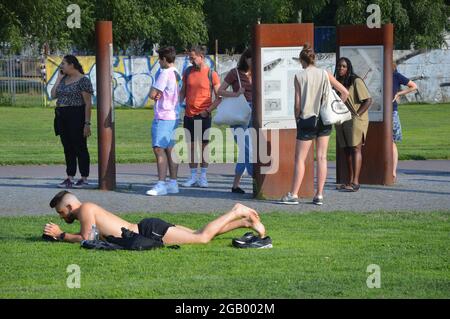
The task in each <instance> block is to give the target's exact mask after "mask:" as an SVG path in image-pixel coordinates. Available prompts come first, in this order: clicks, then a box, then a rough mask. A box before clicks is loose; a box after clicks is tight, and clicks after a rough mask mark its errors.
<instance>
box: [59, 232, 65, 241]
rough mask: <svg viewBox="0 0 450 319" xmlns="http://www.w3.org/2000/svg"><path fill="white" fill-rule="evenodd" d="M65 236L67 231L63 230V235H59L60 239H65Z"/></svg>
mask: <svg viewBox="0 0 450 319" xmlns="http://www.w3.org/2000/svg"><path fill="white" fill-rule="evenodd" d="M65 237H66V232H62V233H61V235H59V240H60V241H63V240H64V238H65Z"/></svg>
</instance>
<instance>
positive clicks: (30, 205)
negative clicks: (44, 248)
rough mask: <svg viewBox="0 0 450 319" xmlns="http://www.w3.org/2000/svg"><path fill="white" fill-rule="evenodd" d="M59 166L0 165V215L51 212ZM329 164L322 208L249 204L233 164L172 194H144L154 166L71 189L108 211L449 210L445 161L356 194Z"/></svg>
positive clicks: (124, 168) (403, 171)
mask: <svg viewBox="0 0 450 319" xmlns="http://www.w3.org/2000/svg"><path fill="white" fill-rule="evenodd" d="M64 171H65V169H64V166H61V165H54V166H0V216H7V215H46V214H52V213H53V212H52V211H51V209H50V207H49V206H48V203H49V201H50V199H51V198H52V197H53V196H54V195H55V194H56V193H57V192H58V191H59V189H58V188H56V186H55V185H56V184H58V183H59V182H61V180H62V177H63V176H64ZM335 171H336V165H335V163H334V162H330V163H329V175H328V179H327V184H326V190H325V204H324V205H323V206H321V207H318V206H315V205H312V204H311V203H310V202H311V200H310V199H302V200H301V204H299V205H294V206H290V205H280V204H277V203H275V202H273V201H262V200H255V199H253V198H252V196H251V191H252V183H251V179H250V178H249V177H244V179H243V183H242V187H243V189H244V190H245V191H247V192H248V193H247V194H245V195H238V194H233V193H231V191H230V190H231V184H232V180H233V173H234V166H233V165H231V164H222V165H211V166H210V168H209V171H208V179H209V188H208V189H200V188H189V189H186V188H181V187H180V193H179V194H176V195H169V196H161V197H149V196H146V195H145V191H146V190H148V189H149V188H150V187H151V186H152V184H153V183H154V182H155V181H156V179H157V177H156V166H155V164H136V165H128V164H127V165H117V186H118V187H117V190H115V191H112V192H105V191H100V190H97V189H95V187H96V186H97V166H96V165H93V166H92V168H91V172H92V176H91V182H93V184H94V185H93V188H92V189H83V190H73V192H74V193H75V194H76V195H77V196H78V197H79V198H80V199H81V200H82V201H92V202H95V203H98V204H100V205H101V206H103V207H105V208H107V209H109V210H111V211H112V212H119V213H125V212H148V213H152V212H224V211H226V210H228V209H230V208H231V207H232V206H233V204H234V203H236V202H240V203H243V204H245V205H248V206H250V207H253V208H255V209H256V210H257V211H259V212H263V213H264V212H271V211H291V212H298V213H301V212H305V211H356V212H371V211H379V210H388V211H437V210H447V211H450V161H402V162H400V164H399V175H398V183H397V184H396V185H395V186H380V185H362V187H361V189H360V191H359V192H357V193H343V192H339V191H337V190H335ZM179 175H180V181H181V182H182V181H184V180H185V179H186V176H187V175H188V168H187V165H183V166H182V167H181V168H180V174H179Z"/></svg>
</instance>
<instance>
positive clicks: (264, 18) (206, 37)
mask: <svg viewBox="0 0 450 319" xmlns="http://www.w3.org/2000/svg"><path fill="white" fill-rule="evenodd" d="M446 1H447V0H314V1H311V0H221V1H218V0H165V1H161V0H52V1H48V0H20V1H17V0H1V1H0V21H1V23H0V42H8V43H9V44H10V46H11V49H12V50H13V52H19V51H20V49H21V48H23V47H25V46H29V45H32V46H33V45H34V46H35V47H36V48H39V49H40V48H42V46H43V45H44V44H48V46H49V47H50V49H51V50H57V49H60V50H67V49H70V48H74V49H77V50H78V51H84V52H89V53H93V52H94V50H95V21H97V20H112V21H113V32H114V48H115V50H116V53H123V52H125V51H126V52H127V53H129V54H144V53H149V52H150V51H151V49H152V46H153V44H154V43H159V44H160V45H174V46H175V47H176V48H177V49H178V50H182V49H184V48H186V47H188V46H189V45H190V44H204V43H208V44H209V47H210V49H213V48H214V41H215V40H216V39H218V40H219V50H220V52H225V51H227V50H231V51H236V52H240V51H242V50H243V49H244V48H245V47H246V46H248V45H249V44H250V41H251V31H252V27H253V25H254V24H255V23H257V22H258V21H260V22H261V23H292V22H294V23H295V22H297V21H298V19H299V12H301V17H302V22H313V23H314V24H315V25H321V26H325V25H328V26H333V25H339V24H364V23H366V19H367V17H368V16H369V14H370V13H367V12H366V8H367V6H368V5H369V4H372V3H375V4H378V5H379V6H380V8H381V20H382V23H389V22H392V23H394V24H395V42H396V48H397V49H409V48H410V46H411V45H412V46H414V47H415V48H417V49H420V48H436V47H439V46H440V45H441V44H442V43H443V39H444V30H446V29H447V30H448V29H449V20H448V17H449V13H450V6H449V5H448V4H446ZM447 2H448V1H447ZM71 3H76V4H78V5H79V6H80V8H81V29H76V28H74V29H70V28H68V27H67V25H66V22H67V18H68V16H69V13H67V11H66V9H67V6H68V5H69V4H71ZM38 51H39V50H38Z"/></svg>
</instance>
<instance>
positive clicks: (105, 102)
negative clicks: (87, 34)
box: [95, 21, 116, 190]
mask: <svg viewBox="0 0 450 319" xmlns="http://www.w3.org/2000/svg"><path fill="white" fill-rule="evenodd" d="M95 36H96V47H97V50H96V56H95V58H96V71H97V72H96V74H97V128H98V181H99V183H98V184H99V188H100V189H101V190H114V189H115V188H116V154H115V143H114V140H115V138H114V105H113V91H112V76H113V69H112V43H113V38H112V36H113V35H112V21H97V22H96V24H95Z"/></svg>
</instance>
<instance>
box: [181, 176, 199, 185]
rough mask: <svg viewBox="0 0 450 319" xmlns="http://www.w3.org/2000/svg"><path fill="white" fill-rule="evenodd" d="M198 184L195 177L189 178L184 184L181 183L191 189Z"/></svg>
mask: <svg viewBox="0 0 450 319" xmlns="http://www.w3.org/2000/svg"><path fill="white" fill-rule="evenodd" d="M197 184H198V180H197V176H191V178H189V179H188V180H187V181H186V182H184V183H183V186H184V187H192V186H196V185H197Z"/></svg>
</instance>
